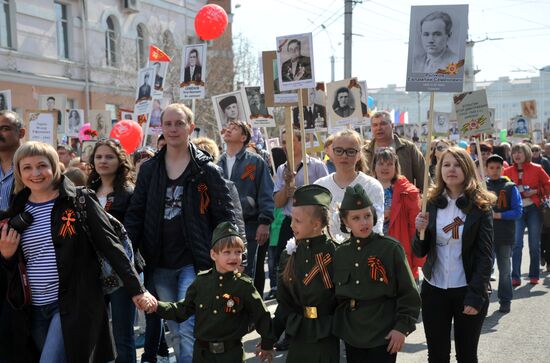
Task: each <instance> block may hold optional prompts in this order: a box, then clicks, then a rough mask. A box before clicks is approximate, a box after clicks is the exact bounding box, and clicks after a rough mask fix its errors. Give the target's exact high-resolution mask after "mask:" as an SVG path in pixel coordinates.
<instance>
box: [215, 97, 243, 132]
mask: <svg viewBox="0 0 550 363" xmlns="http://www.w3.org/2000/svg"><path fill="white" fill-rule="evenodd" d="M219 105H220V108H221V110H222V112H223V116H224V118H225V120H223V121H224V122H223V123H222V124H223V125H227V123H228V122H230V121H238V120H240V117H239V105H238V104H237V97H236V96H227V97H225V98H223V99H221V100H220V101H219Z"/></svg>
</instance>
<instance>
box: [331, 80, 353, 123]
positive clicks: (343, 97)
mask: <svg viewBox="0 0 550 363" xmlns="http://www.w3.org/2000/svg"><path fill="white" fill-rule="evenodd" d="M332 109H333V110H334V113H336V114H337V115H338V116H340V117H350V116H351V115H352V114H353V113H354V112H355V102H354V99H353V96H352V94H351V93H350V90H349V89H348V88H347V87H340V88H338V90H337V91H336V93H335V95H334V101H333V103H332Z"/></svg>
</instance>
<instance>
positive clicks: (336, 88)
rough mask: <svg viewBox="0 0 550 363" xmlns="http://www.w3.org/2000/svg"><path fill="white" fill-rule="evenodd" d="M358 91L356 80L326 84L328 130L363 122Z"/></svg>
mask: <svg viewBox="0 0 550 363" xmlns="http://www.w3.org/2000/svg"><path fill="white" fill-rule="evenodd" d="M360 89H361V88H360V87H359V83H358V82H357V79H356V78H349V79H345V80H342V81H337V82H331V83H327V101H326V104H327V109H328V112H327V114H328V118H329V120H328V121H329V124H328V128H329V129H334V128H336V127H338V126H345V125H355V124H358V123H360V122H361V121H362V120H363V112H362V111H361V91H360ZM329 131H330V130H329Z"/></svg>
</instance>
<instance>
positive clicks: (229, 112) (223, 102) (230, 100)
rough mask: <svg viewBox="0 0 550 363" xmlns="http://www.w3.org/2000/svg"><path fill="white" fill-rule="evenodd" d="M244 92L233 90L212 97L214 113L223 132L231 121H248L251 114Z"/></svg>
mask: <svg viewBox="0 0 550 363" xmlns="http://www.w3.org/2000/svg"><path fill="white" fill-rule="evenodd" d="M244 98H245V97H244V96H243V92H241V91H233V92H228V93H224V94H221V95H217V96H214V97H212V105H213V107H214V114H215V115H216V121H217V122H218V130H219V131H220V132H222V131H223V130H224V129H226V128H227V123H228V122H229V121H237V120H241V121H245V122H248V120H249V119H250V115H249V114H247V111H246V107H245V102H244Z"/></svg>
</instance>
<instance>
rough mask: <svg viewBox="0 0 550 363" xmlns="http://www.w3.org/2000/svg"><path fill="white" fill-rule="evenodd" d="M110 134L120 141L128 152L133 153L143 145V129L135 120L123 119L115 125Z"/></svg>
mask: <svg viewBox="0 0 550 363" xmlns="http://www.w3.org/2000/svg"><path fill="white" fill-rule="evenodd" d="M109 136H110V137H111V138H113V139H117V140H118V141H120V145H122V148H123V149H124V150H126V153H128V154H131V153H133V152H134V151H135V150H136V149H137V148H138V146H139V145H141V140H142V139H143V130H142V129H141V126H139V124H138V123H137V122H135V121H132V120H121V121H119V122H117V123H116V124H114V125H113V128H112V129H111V133H110V134H109Z"/></svg>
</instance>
